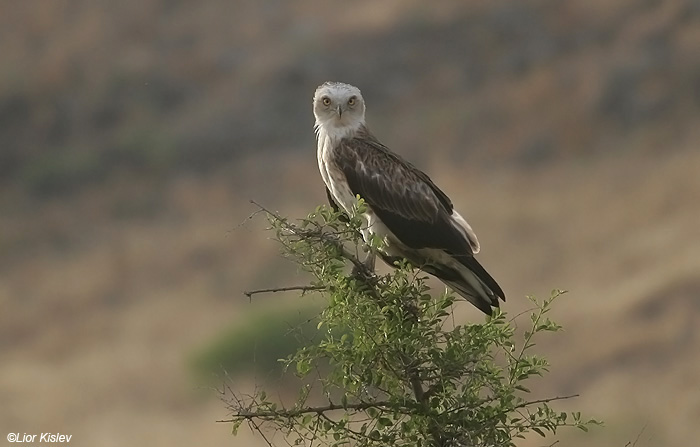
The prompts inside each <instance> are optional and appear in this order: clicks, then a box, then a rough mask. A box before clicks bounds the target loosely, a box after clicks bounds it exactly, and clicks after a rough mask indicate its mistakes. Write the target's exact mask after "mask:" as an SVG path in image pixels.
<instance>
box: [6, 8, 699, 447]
mask: <svg viewBox="0 0 700 447" xmlns="http://www.w3.org/2000/svg"><path fill="white" fill-rule="evenodd" d="M442 5H443V6H441V7H439V8H438V7H435V6H427V4H424V3H423V2H418V1H410V2H405V1H398V0H396V1H394V0H391V1H387V2H382V3H381V5H380V6H378V5H377V4H376V2H370V1H363V2H352V3H350V2H347V3H338V4H331V3H330V2H319V1H314V2H271V1H257V0H255V1H253V0H250V1H240V2H224V1H218V0H211V1H207V2H198V3H190V2H178V1H167V2H165V1H155V0H149V1H135V0H127V1H122V2H113V3H110V4H109V5H106V4H104V3H99V2H89V1H75V2H60V1H56V2H50V3H47V2H42V3H41V7H36V6H37V5H36V4H32V2H14V3H7V4H6V5H3V7H2V14H0V54H1V55H2V58H1V62H0V182H1V183H0V188H2V190H1V191H2V194H0V309H2V312H0V347H1V348H2V350H1V351H0V352H1V354H0V356H1V358H0V400H2V402H3V403H4V404H5V405H3V408H2V409H1V410H0V428H3V429H6V430H5V431H6V432H8V431H18V432H27V433H32V432H40V431H49V430H52V431H54V432H55V431H61V432H67V433H69V434H74V435H75V438H76V439H79V443H78V444H77V445H83V444H85V445H88V444H99V445H106V446H109V445H124V444H131V445H159V444H167V445H193V444H211V443H234V445H249V440H248V439H247V438H243V439H236V440H232V439H231V438H230V436H229V434H228V428H227V427H222V426H216V425H215V424H214V423H213V421H214V420H215V419H218V418H220V417H221V416H223V415H224V411H223V405H222V404H220V403H219V402H218V401H216V399H212V398H211V394H207V397H206V398H202V397H201V394H199V393H197V392H195V391H194V390H193V388H194V387H195V385H194V384H193V383H192V382H191V381H190V380H189V377H188V375H187V369H186V358H187V356H188V354H189V353H191V352H192V350H193V349H195V348H197V347H199V346H201V345H202V344H203V343H206V342H207V341H209V340H211V339H212V338H213V337H215V336H216V335H217V334H218V333H219V332H220V330H221V329H222V328H224V327H226V326H228V325H229V324H230V323H231V322H232V321H233V322H234V323H235V321H237V319H239V318H245V316H246V312H249V311H251V310H254V309H260V308H265V307H266V306H280V305H282V304H285V305H289V306H290V307H292V308H293V307H294V305H295V303H296V302H297V301H296V299H295V298H291V297H283V298H280V299H271V300H270V301H258V302H254V303H248V302H247V301H245V300H242V299H239V298H238V297H239V296H240V291H241V290H242V289H247V288H252V287H256V286H267V285H271V283H272V284H277V283H285V282H286V281H289V282H292V281H294V282H297V281H298V279H293V278H294V277H295V274H296V273H295V270H294V268H293V267H291V266H289V265H287V264H285V263H284V262H282V261H281V260H280V259H279V258H278V257H276V255H275V253H276V247H275V246H274V244H273V243H271V242H270V241H268V240H267V239H266V235H265V234H264V233H262V231H261V227H262V224H261V223H248V224H246V225H244V226H240V227H239V226H238V224H239V223H240V222H241V221H243V220H244V219H245V217H246V216H247V215H248V214H249V213H250V212H252V211H253V210H252V208H251V207H250V206H249V205H248V203H247V200H248V199H249V198H255V199H257V200H258V201H260V202H262V203H265V204H266V205H268V206H270V207H272V208H276V209H280V211H282V212H284V213H288V214H291V215H300V214H303V213H306V212H307V211H309V210H310V209H312V208H313V207H314V206H316V205H317V204H319V203H322V202H323V201H324V200H325V198H324V197H323V193H322V189H321V188H320V179H319V178H318V176H317V175H316V172H315V171H316V161H315V155H314V152H313V150H314V142H313V133H312V130H311V124H312V119H311V113H310V104H309V103H310V96H311V94H312V92H313V89H314V88H315V86H316V85H317V84H318V83H320V82H322V81H324V80H326V79H342V80H345V81H348V82H352V83H355V84H356V85H358V86H359V87H360V88H362V89H363V92H364V93H365V96H366V99H367V102H368V104H369V112H368V113H369V117H368V119H369V122H370V125H371V126H372V127H373V129H374V131H375V132H376V133H377V134H378V135H379V136H380V137H381V138H382V140H383V141H384V142H386V143H387V144H388V145H389V146H390V147H392V148H394V149H396V150H397V151H399V152H401V153H402V154H404V155H405V156H406V157H408V158H409V159H411V160H412V161H414V162H415V163H416V164H418V165H419V166H421V167H422V168H424V169H425V170H427V171H428V172H429V173H430V174H431V175H432V176H433V178H434V179H435V180H436V182H437V183H438V184H440V185H441V186H442V187H443V188H444V189H445V190H446V191H447V192H448V193H449V194H450V195H451V197H452V198H453V200H454V201H455V203H456V204H457V205H458V207H459V208H460V209H461V210H463V211H464V212H463V214H464V215H465V216H466V217H468V219H469V221H470V223H471V224H472V225H473V226H474V228H475V230H476V231H477V233H478V234H479V238H480V240H481V242H482V244H483V246H484V249H483V254H482V255H481V258H480V259H481V260H482V261H483V263H484V264H485V265H487V266H488V268H489V270H490V271H492V273H493V274H494V275H495V276H496V277H497V278H498V279H499V281H500V282H502V283H503V286H504V288H505V289H506V291H507V293H508V296H509V301H508V303H507V306H506V309H507V310H508V311H510V312H514V313H515V312H518V311H520V310H522V309H523V306H524V305H525V304H524V302H525V300H524V299H523V298H522V296H523V295H525V294H529V293H534V294H538V295H540V296H541V295H545V294H547V293H548V292H549V289H551V288H554V287H560V288H567V289H569V290H571V293H570V294H569V295H568V296H567V298H566V299H565V300H563V302H562V303H561V304H560V305H559V308H558V311H557V312H558V315H559V317H560V320H561V321H562V323H564V325H565V326H566V328H567V331H566V333H565V334H564V335H563V336H562V337H561V338H559V339H558V341H557V342H551V343H550V344H543V346H542V348H543V349H544V350H545V351H546V353H547V354H548V355H549V357H550V358H551V359H552V363H553V368H552V370H553V373H552V376H551V377H550V378H548V379H547V380H546V381H543V382H541V383H540V384H539V385H538V387H537V392H538V393H543V394H558V393H568V392H577V393H580V394H582V397H581V398H580V400H579V401H578V402H574V403H573V404H572V405H574V406H576V407H583V408H582V409H586V410H587V411H588V412H589V413H591V414H592V415H594V416H596V417H600V418H602V419H605V420H606V421H607V422H608V426H609V427H608V428H606V429H603V430H599V431H598V433H599V435H598V436H599V437H598V438H593V439H596V441H597V442H596V443H597V444H601V445H624V444H625V442H627V441H630V440H633V439H634V438H635V437H636V435H637V433H638V432H639V431H640V430H641V429H642V427H644V426H647V429H646V430H645V433H644V435H643V436H642V437H641V438H640V442H639V443H638V444H637V445H638V446H639V447H642V446H648V445H665V446H687V445H692V442H694V440H695V439H696V438H697V435H698V431H697V430H698V429H697V426H696V424H694V421H695V420H697V417H698V416H699V415H700V413H699V411H700V410H699V409H698V404H697V402H698V401H700V396H699V395H698V390H699V389H700V386H699V385H700V383H699V382H698V377H700V364H698V361H697V358H698V356H697V355H696V353H697V352H698V348H699V347H700V340H698V335H697V330H695V328H696V327H697V325H698V318H700V312H699V311H698V308H697V301H698V294H699V293H700V291H698V284H697V278H698V271H700V246H699V245H698V244H699V243H700V239H699V238H698V237H697V234H698V230H697V227H698V224H697V222H700V215H699V213H700V207H698V206H697V201H698V197H699V196H700V175H698V173H699V172H700V152H699V151H698V149H697V148H698V147H700V133H699V132H698V130H697V122H698V118H700V113H699V109H700V96H699V94H698V92H699V91H700V90H699V89H698V85H699V84H698V79H700V52H698V51H697V49H698V48H700V31H699V30H700V26H698V25H700V18H699V15H700V10H698V8H697V6H696V5H695V2H692V1H685V2H684V1H671V2H655V1H632V0H623V1H618V2H604V1H587V2H584V1H570V2H556V1H553V0H549V1H542V0H541V1H535V2H527V3H521V2H517V3H516V2H457V1H454V2H444V3H442ZM460 312H461V316H462V317H464V318H469V319H474V318H480V317H478V316H477V315H476V314H475V313H473V312H472V311H471V310H469V309H466V308H465V309H461V310H460ZM241 380H242V383H241V387H245V386H246V385H249V384H250V380H249V379H245V380H243V379H241ZM236 443H238V444H236ZM568 445H591V438H582V439H580V440H579V439H571V440H570V442H568Z"/></svg>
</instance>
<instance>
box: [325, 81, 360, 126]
mask: <svg viewBox="0 0 700 447" xmlns="http://www.w3.org/2000/svg"><path fill="white" fill-rule="evenodd" d="M314 117H316V128H317V129H320V128H324V129H325V130H326V131H329V132H337V131H343V130H345V131H352V130H356V129H357V128H359V127H360V126H361V125H363V124H364V123H365V100H364V99H363V98H362V93H361V92H360V89H359V88H357V87H354V86H352V85H349V84H343V83H342V82H326V83H324V84H322V85H320V86H319V87H318V88H317V89H316V93H314Z"/></svg>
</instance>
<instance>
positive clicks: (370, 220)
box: [317, 130, 404, 256]
mask: <svg viewBox="0 0 700 447" xmlns="http://www.w3.org/2000/svg"><path fill="white" fill-rule="evenodd" d="M333 146H334V141H333V138H332V137H330V136H329V135H327V134H326V133H325V132H323V130H321V131H320V132H319V134H318V153H317V156H318V168H319V170H320V171H321V177H323V182H324V183H325V184H326V187H327V188H328V190H329V191H330V193H331V196H333V199H334V200H335V202H336V203H337V204H338V205H339V206H340V208H342V209H343V211H345V212H346V213H347V214H348V215H352V213H353V212H354V208H355V204H356V203H357V199H356V197H355V194H353V192H352V191H351V190H350V186H349V185H348V181H347V179H346V178H345V174H343V172H342V171H341V170H340V169H339V168H338V166H337V165H336V164H335V162H334V161H333V152H332V151H333ZM362 217H363V218H364V220H365V225H363V227H362V228H361V229H360V231H361V232H362V237H363V239H364V240H365V242H367V241H369V240H370V239H371V238H372V235H377V236H379V237H381V238H382V240H383V242H384V244H385V251H386V252H387V254H389V255H392V256H402V255H403V252H404V250H401V249H400V248H399V246H402V245H403V244H401V242H400V241H399V240H398V239H397V238H396V236H394V234H393V233H392V232H391V231H390V230H389V229H388V228H387V227H386V225H384V223H383V222H382V221H381V220H379V219H378V218H377V216H376V214H374V212H372V209H371V207H369V206H368V207H367V212H365V213H363V214H362Z"/></svg>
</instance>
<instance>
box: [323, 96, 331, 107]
mask: <svg viewBox="0 0 700 447" xmlns="http://www.w3.org/2000/svg"><path fill="white" fill-rule="evenodd" d="M322 101H323V105H324V106H329V105H331V99H330V98H329V97H328V96H324V97H323V99H322Z"/></svg>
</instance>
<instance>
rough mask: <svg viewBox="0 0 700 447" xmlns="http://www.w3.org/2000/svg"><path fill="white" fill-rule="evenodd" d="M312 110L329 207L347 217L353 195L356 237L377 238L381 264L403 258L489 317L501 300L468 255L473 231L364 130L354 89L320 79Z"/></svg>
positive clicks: (474, 248)
mask: <svg viewBox="0 0 700 447" xmlns="http://www.w3.org/2000/svg"><path fill="white" fill-rule="evenodd" d="M313 111H314V117H315V118H316V123H315V130H316V138H317V140H318V167H319V169H320V171H321V176H322V177H323V181H324V183H325V184H326V193H327V195H328V199H329V201H330V203H331V206H333V208H335V209H336V210H338V209H340V210H342V211H344V212H345V213H347V214H350V213H352V212H353V210H354V209H356V207H355V205H356V196H357V195H359V196H360V197H361V198H362V199H363V200H364V201H365V204H366V205H367V207H366V212H365V213H364V215H363V216H362V217H363V220H364V222H365V225H363V228H362V229H361V232H362V236H363V239H364V240H365V242H366V243H369V241H370V240H371V238H372V237H373V235H375V236H378V237H380V238H381V240H382V241H383V248H382V250H380V252H379V255H380V256H381V257H382V259H383V260H384V261H385V262H387V264H389V265H392V266H393V265H394V263H395V262H396V261H398V260H401V259H402V258H403V259H406V260H407V261H409V262H410V263H411V264H412V265H414V266H415V267H418V268H420V269H421V270H423V271H425V272H427V273H429V274H432V275H434V276H436V277H437V278H439V279H440V280H442V281H443V282H444V283H445V284H446V285H448V286H449V287H451V288H452V289H453V290H455V291H456V292H457V293H459V294H460V295H462V296H463V297H464V298H465V299H467V300H468V301H469V302H470V303H472V304H473V305H474V306H476V307H477V308H479V309H480V310H481V311H482V312H484V313H486V314H488V315H491V314H492V311H493V309H492V307H498V304H499V303H498V299H499V298H500V299H502V300H503V301H505V295H504V293H503V290H502V289H501V287H500V286H499V285H498V283H496V281H495V280H494V279H493V278H492V277H491V275H489V274H488V272H487V271H486V270H485V269H484V268H483V267H482V266H481V264H479V262H477V260H476V259H475V258H474V255H475V254H476V253H478V252H479V241H478V240H477V238H476V234H474V231H473V230H472V228H471V227H470V226H469V224H468V223H467V221H466V220H464V218H463V217H462V216H461V215H460V214H459V213H458V212H457V211H456V210H455V209H454V207H453V206H452V202H451V201H450V199H449V198H448V197H447V195H446V194H445V193H444V192H442V190H440V188H438V187H437V186H436V185H435V184H434V183H433V182H432V180H431V179H430V177H428V176H427V175H426V174H425V173H424V172H422V171H420V170H419V169H418V168H416V167H415V166H413V165H412V164H411V163H409V162H407V161H406V160H404V159H403V158H401V157H400V156H399V155H397V154H395V153H394V152H391V151H390V150H389V149H388V148H387V147H386V146H384V145H383V144H382V143H380V142H379V140H377V139H376V138H375V137H374V136H373V135H372V134H371V133H370V131H369V130H368V129H367V126H366V124H365V102H364V99H363V98H362V93H361V92H360V90H359V89H358V88H357V87H354V86H352V85H348V84H344V83H340V82H326V83H324V84H322V85H320V86H319V87H318V88H317V89H316V92H315V94H314V99H313ZM373 259H374V258H372V261H373Z"/></svg>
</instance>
